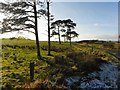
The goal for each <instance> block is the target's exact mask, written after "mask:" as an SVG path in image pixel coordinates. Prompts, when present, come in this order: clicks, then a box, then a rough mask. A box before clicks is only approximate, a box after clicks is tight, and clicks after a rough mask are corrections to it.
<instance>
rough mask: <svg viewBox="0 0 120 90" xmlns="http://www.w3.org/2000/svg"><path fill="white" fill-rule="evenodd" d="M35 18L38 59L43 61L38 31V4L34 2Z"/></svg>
mask: <svg viewBox="0 0 120 90" xmlns="http://www.w3.org/2000/svg"><path fill="white" fill-rule="evenodd" d="M34 16H35V36H36V47H37V56H38V59H41V55H40V45H39V37H38V30H37V12H36V2H34Z"/></svg>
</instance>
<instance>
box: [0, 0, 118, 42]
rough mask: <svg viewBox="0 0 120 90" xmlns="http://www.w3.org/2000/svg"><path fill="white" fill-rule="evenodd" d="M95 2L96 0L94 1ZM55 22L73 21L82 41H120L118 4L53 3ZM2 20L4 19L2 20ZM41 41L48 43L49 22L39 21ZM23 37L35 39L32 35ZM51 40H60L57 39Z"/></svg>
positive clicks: (14, 34) (8, 35)
mask: <svg viewBox="0 0 120 90" xmlns="http://www.w3.org/2000/svg"><path fill="white" fill-rule="evenodd" d="M93 1H94V0H93ZM50 11H51V13H52V14H53V15H54V18H55V19H54V20H59V19H61V20H64V19H71V20H72V21H73V22H75V23H76V24H77V26H76V28H75V29H74V30H75V31H76V32H77V33H79V37H78V38H75V39H73V40H74V41H80V40H108V41H109V40H112V41H113V40H118V2H87V1H86V2H52V4H51V7H50ZM0 20H2V19H0ZM38 30H39V40H41V41H47V40H48V39H47V31H46V30H47V21H46V20H44V18H41V19H40V20H38ZM18 35H21V33H14V32H12V33H10V34H4V35H1V36H0V37H12V36H18ZM22 35H23V36H25V37H26V38H30V39H35V35H33V34H31V33H22ZM51 40H58V38H57V37H55V38H54V37H53V38H51Z"/></svg>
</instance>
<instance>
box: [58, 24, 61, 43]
mask: <svg viewBox="0 0 120 90" xmlns="http://www.w3.org/2000/svg"><path fill="white" fill-rule="evenodd" d="M58 38H59V44H61V40H60V30H59V26H58Z"/></svg>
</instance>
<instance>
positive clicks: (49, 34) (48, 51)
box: [47, 2, 51, 56]
mask: <svg viewBox="0 0 120 90" xmlns="http://www.w3.org/2000/svg"><path fill="white" fill-rule="evenodd" d="M47 10H48V55H49V56H50V55H51V54H50V13H49V12H50V11H49V2H47Z"/></svg>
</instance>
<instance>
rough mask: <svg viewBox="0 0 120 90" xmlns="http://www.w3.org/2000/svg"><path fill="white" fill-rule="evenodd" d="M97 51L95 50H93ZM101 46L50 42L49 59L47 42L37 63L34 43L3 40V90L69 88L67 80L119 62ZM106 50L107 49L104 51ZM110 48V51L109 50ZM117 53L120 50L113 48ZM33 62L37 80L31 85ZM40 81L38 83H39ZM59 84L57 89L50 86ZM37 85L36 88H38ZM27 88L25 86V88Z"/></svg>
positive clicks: (41, 44)
mask: <svg viewBox="0 0 120 90" xmlns="http://www.w3.org/2000/svg"><path fill="white" fill-rule="evenodd" d="M91 46H92V47H94V48H92V47H91ZM102 46H103V45H102V44H83V43H82V44H81V43H72V46H70V45H69V43H67V42H66V43H65V42H64V43H62V44H61V45H60V44H59V43H58V42H51V54H52V55H51V56H48V55H47V42H44V41H42V42H40V50H41V55H42V59H41V60H38V59H37V54H36V44H35V41H34V40H26V39H24V38H23V39H22V38H17V39H16V38H11V39H3V40H2V49H1V50H0V51H1V52H2V67H1V69H2V87H3V88H6V87H7V88H23V87H24V88H25V87H29V88H31V87H37V88H38V85H39V86H41V85H43V86H41V87H48V88H63V87H64V88H66V87H65V86H64V85H63V83H64V78H65V77H68V76H74V75H79V76H84V75H87V74H88V73H90V72H93V71H96V70H99V65H100V64H101V63H108V62H111V61H114V62H116V63H119V62H118V61H117V59H115V58H114V57H112V56H111V55H109V54H107V53H106V52H104V51H102V50H98V49H95V47H96V48H101V47H102ZM102 48H104V47H102ZM109 48H110V47H109ZM114 49H118V47H117V44H116V43H115V44H114ZM30 62H34V63H35V70H34V73H35V74H34V75H35V76H34V80H35V82H33V83H31V84H30V67H29V65H30ZM36 80H37V81H36ZM53 81H57V83H56V86H54V87H53V86H52V85H51V83H50V82H53ZM36 83H37V85H34V84H36ZM24 84H25V85H24Z"/></svg>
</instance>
